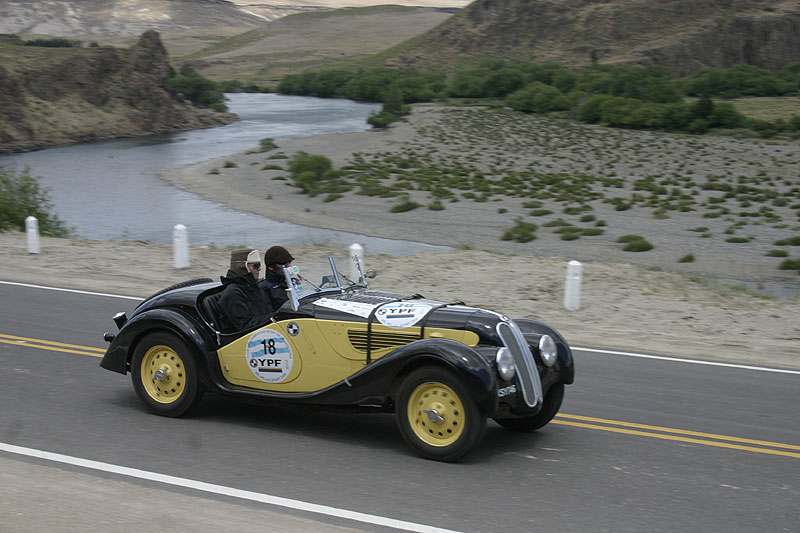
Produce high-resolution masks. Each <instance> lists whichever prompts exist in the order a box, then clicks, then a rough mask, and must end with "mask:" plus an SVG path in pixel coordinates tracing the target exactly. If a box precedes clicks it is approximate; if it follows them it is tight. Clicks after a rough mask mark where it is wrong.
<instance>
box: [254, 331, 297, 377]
mask: <svg viewBox="0 0 800 533" xmlns="http://www.w3.org/2000/svg"><path fill="white" fill-rule="evenodd" d="M292 362H293V356H292V347H291V346H290V345H289V343H288V342H287V341H286V337H284V336H283V335H281V334H280V333H278V332H277V331H274V330H271V329H262V330H259V331H256V332H255V333H253V334H252V335H251V336H250V338H249V339H248V340H247V366H249V367H250V371H251V372H252V373H253V375H254V376H255V377H257V378H258V379H260V380H261V381H263V382H265V383H280V382H281V381H284V380H285V379H286V378H287V377H289V374H290V373H291V371H292Z"/></svg>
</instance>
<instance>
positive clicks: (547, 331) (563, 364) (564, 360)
mask: <svg viewBox="0 0 800 533" xmlns="http://www.w3.org/2000/svg"><path fill="white" fill-rule="evenodd" d="M514 322H515V323H516V324H517V326H519V329H520V330H521V331H522V334H523V335H525V336H526V337H527V336H528V335H530V336H537V337H538V336H541V335H550V336H551V337H552V338H553V340H554V341H555V342H556V347H557V348H558V360H557V362H556V370H557V372H558V375H559V379H560V380H561V381H562V382H563V383H565V384H570V383H572V382H573V381H574V380H575V362H574V360H573V358H572V349H571V348H570V347H569V344H568V343H567V341H566V339H565V338H564V337H563V336H562V335H561V334H560V333H559V332H558V331H556V330H555V329H554V328H552V327H550V326H548V325H547V324H545V323H544V322H539V321H538V320H532V319H530V318H515V319H514Z"/></svg>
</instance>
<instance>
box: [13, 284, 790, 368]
mask: <svg viewBox="0 0 800 533" xmlns="http://www.w3.org/2000/svg"><path fill="white" fill-rule="evenodd" d="M0 284H3V285H17V286H19V287H32V288H34V289H46V290H49V291H61V292H74V293H77V294H89V295H92V296H106V297H108V298H124V299H126V300H137V301H142V300H144V298H139V297H136V296H120V295H118V294H107V293H103V292H89V291H81V290H76V289H61V288H58V287H47V286H44V285H33V284H30V283H17V282H14V281H0ZM570 348H572V349H573V350H577V351H583V352H596V353H606V354H610V355H623V356H625V357H637V358H639V359H658V360H660V361H671V362H674V363H690V364H693V365H706V366H722V367H727V368H738V369H740V370H756V371H759V372H774V373H776V374H800V370H786V369H781V368H769V367H763V366H750V365H739V364H735V363H720V362H718V361H705V360H703V359H682V358H680V357H667V356H662V355H648V354H643V353H636V352H620V351H616V350H603V349H599V348H584V347H581V346H570Z"/></svg>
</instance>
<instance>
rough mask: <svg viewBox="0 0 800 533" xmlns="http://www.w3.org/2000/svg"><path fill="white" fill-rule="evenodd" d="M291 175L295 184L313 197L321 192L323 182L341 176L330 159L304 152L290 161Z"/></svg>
mask: <svg viewBox="0 0 800 533" xmlns="http://www.w3.org/2000/svg"><path fill="white" fill-rule="evenodd" d="M289 173H290V174H291V176H292V180H293V181H294V184H295V185H296V186H297V187H300V188H301V189H302V190H303V192H306V193H309V194H310V195H312V196H313V195H315V194H317V193H318V192H320V190H321V188H322V185H323V182H325V181H327V180H332V179H334V178H336V177H338V176H339V173H338V172H337V171H336V170H334V169H333V167H332V166H331V160H330V159H328V158H327V157H325V156H324V155H311V154H308V153H306V152H302V151H301V152H297V153H296V154H295V155H294V157H292V159H291V160H289Z"/></svg>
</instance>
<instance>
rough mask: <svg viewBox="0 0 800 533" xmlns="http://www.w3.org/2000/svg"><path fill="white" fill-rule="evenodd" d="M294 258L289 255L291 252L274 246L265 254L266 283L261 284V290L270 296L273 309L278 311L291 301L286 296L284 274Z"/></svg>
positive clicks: (286, 287)
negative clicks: (285, 268) (284, 268)
mask: <svg viewBox="0 0 800 533" xmlns="http://www.w3.org/2000/svg"><path fill="white" fill-rule="evenodd" d="M292 261H294V257H292V254H290V253H289V250H287V249H286V248H284V247H283V246H273V247H272V248H270V249H268V250H267V251H266V252H264V265H266V267H267V270H266V272H265V275H264V281H262V282H261V288H262V289H264V292H265V293H267V295H269V299H270V302H271V303H272V308H273V309H275V310H276V311H277V310H278V309H279V308H280V307H281V306H282V305H283V304H284V302H286V300H288V299H289V295H288V294H286V289H288V288H289V286H288V285H286V276H285V275H284V274H283V267H288V266H291V265H292Z"/></svg>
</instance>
